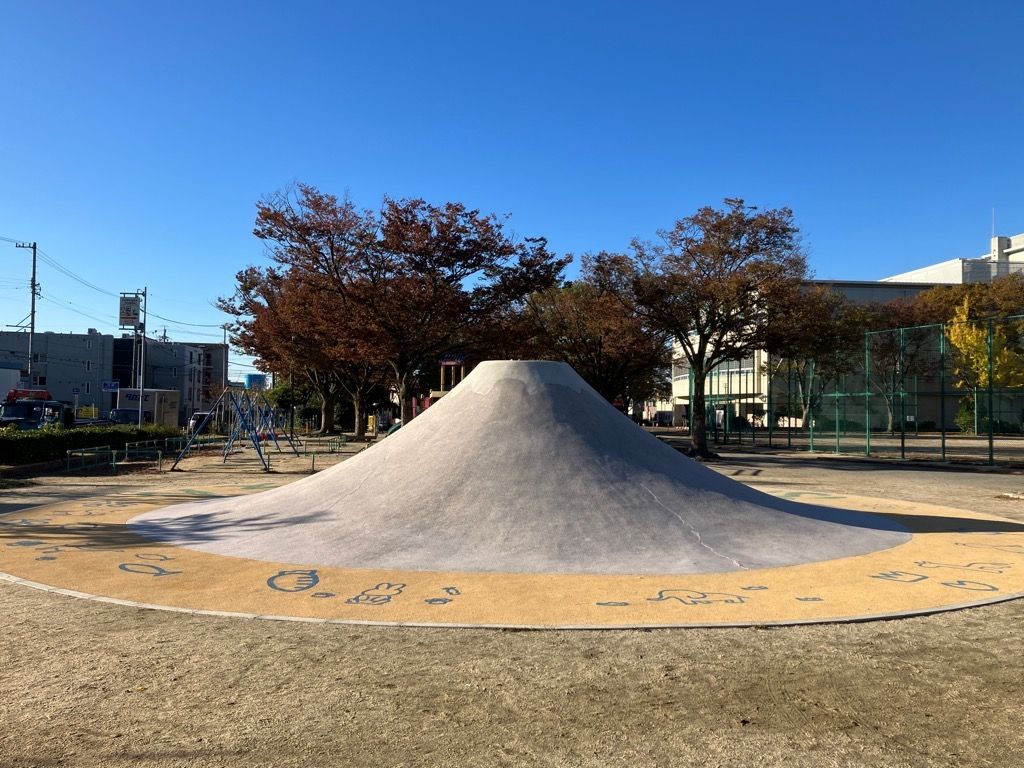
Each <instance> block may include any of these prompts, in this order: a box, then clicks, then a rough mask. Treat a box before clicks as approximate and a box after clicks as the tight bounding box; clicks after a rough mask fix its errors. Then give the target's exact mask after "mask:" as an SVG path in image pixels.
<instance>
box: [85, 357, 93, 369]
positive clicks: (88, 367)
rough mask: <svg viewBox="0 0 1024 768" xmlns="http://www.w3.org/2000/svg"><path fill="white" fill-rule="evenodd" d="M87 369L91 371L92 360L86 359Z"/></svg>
mask: <svg viewBox="0 0 1024 768" xmlns="http://www.w3.org/2000/svg"><path fill="white" fill-rule="evenodd" d="M85 370H86V371H91V370H92V360H86V361H85Z"/></svg>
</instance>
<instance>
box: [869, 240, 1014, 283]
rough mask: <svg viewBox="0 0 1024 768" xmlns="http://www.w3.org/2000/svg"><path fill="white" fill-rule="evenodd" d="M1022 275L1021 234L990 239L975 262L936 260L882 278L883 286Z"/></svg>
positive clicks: (974, 280) (968, 280) (967, 280)
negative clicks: (1019, 273)
mask: <svg viewBox="0 0 1024 768" xmlns="http://www.w3.org/2000/svg"><path fill="white" fill-rule="evenodd" d="M1016 272H1024V233H1022V234H1019V235H1013V236H1012V237H1003V236H1002V235H999V236H996V237H993V238H992V248H991V250H990V251H989V252H988V253H986V254H985V255H983V256H978V257H977V258H975V259H950V260H949V261H940V262H939V263H938V264H932V265H930V266H927V267H921V268H920V269H913V270H911V271H910V272H903V273H902V274H899V275H893V276H892V277H886V278H883V279H882V282H883V283H930V284H935V283H952V284H960V283H990V282H992V281H993V280H994V279H996V278H998V277H1005V276H1006V275H1011V274H1014V273H1016Z"/></svg>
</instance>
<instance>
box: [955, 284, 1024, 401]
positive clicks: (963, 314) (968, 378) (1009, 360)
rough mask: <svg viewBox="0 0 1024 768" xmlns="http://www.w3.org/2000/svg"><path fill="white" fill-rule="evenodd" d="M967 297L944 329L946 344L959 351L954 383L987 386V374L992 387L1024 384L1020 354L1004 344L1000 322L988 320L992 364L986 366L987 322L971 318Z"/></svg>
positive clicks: (1004, 337)
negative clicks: (955, 381)
mask: <svg viewBox="0 0 1024 768" xmlns="http://www.w3.org/2000/svg"><path fill="white" fill-rule="evenodd" d="M970 301H971V300H970V297H964V300H963V301H962V302H961V303H960V304H958V305H957V307H956V309H955V310H954V312H953V319H952V321H950V323H949V324H948V326H947V328H946V336H947V337H948V338H949V343H950V344H952V345H953V348H954V349H956V351H957V352H958V353H959V358H960V365H959V366H958V367H957V368H956V369H955V370H954V373H955V374H956V375H957V377H958V379H957V386H958V387H961V388H967V389H974V390H978V389H987V388H988V386H989V373H990V372H991V376H992V382H991V383H992V388H993V389H1004V388H1009V387H1024V353H1022V352H1020V351H1018V350H1016V349H1013V348H1012V347H1010V345H1009V344H1008V343H1007V340H1006V332H1005V330H1004V328H1003V326H1002V324H1000V323H992V325H991V327H992V352H991V354H992V364H991V366H990V365H989V324H988V323H983V322H977V321H974V320H972V319H971V303H970Z"/></svg>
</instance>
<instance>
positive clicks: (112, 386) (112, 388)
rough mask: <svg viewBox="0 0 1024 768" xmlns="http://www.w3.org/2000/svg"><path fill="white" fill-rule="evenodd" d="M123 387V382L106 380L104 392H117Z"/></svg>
mask: <svg viewBox="0 0 1024 768" xmlns="http://www.w3.org/2000/svg"><path fill="white" fill-rule="evenodd" d="M120 388H121V382H119V381H104V382H103V391H104V392H117V390H119V389H120Z"/></svg>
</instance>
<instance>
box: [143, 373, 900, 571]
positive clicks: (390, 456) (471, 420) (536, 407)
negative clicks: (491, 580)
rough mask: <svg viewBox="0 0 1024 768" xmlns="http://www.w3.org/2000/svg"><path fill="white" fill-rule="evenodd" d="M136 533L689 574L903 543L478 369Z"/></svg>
mask: <svg viewBox="0 0 1024 768" xmlns="http://www.w3.org/2000/svg"><path fill="white" fill-rule="evenodd" d="M131 524H132V526H133V528H134V529H135V530H136V531H137V532H138V533H140V534H142V535H144V536H148V537H151V538H156V539H160V540H166V541H169V542H171V543H174V544H177V545H180V546H185V547H192V548H196V549H200V550H204V551H207V552H214V553H219V554H223V555H232V556H237V557H246V558H253V559H258V560H267V561H274V562H290V563H296V564H300V563H301V564H319V565H324V566H339V567H355V568H396V569H397V568H401V569H412V570H428V571H499V572H535V573H538V572H540V573H544V572H551V573H619V574H622V573H636V574H643V573H661V574H665V573H699V572H715V571H733V570H740V569H747V568H764V567H774V566H783V565H795V564H799V563H808V562H815V561H823V560H832V559H835V558H840V557H846V556H851V555H859V554H864V553H867V552H872V551H875V550H880V549H886V548H889V547H894V546H896V545H899V544H902V543H904V542H906V541H907V540H908V539H909V534H908V533H907V532H906V531H905V530H904V529H903V528H901V527H900V526H898V525H895V524H892V523H890V522H888V521H886V520H884V519H883V518H880V517H876V516H873V515H870V514H866V513H860V512H848V511H843V510H835V509H828V508H825V507H815V506H810V505H806V504H798V503H795V502H789V501H786V500H782V499H777V498H774V497H771V496H768V495H766V494H763V493H761V492H759V491H756V490H754V489H752V488H749V487H747V486H745V485H742V484H740V483H737V482H735V481H733V480H730V479H728V478H725V477H723V476H721V475H719V474H717V473H716V472H714V471H712V470H710V469H708V468H706V467H704V466H702V465H701V464H699V463H697V462H694V461H692V460H690V459H687V458H686V457H684V456H682V455H681V454H679V453H678V452H676V451H675V450H673V449H672V448H670V447H668V446H666V445H665V444H663V443H662V442H660V441H659V440H657V439H656V438H654V437H652V436H651V435H649V434H647V433H646V432H645V431H644V430H642V429H640V428H638V427H637V426H635V425H634V424H633V423H632V422H631V421H630V420H629V419H628V418H626V417H625V416H623V415H622V414H621V413H619V412H618V411H616V410H615V409H614V408H612V407H611V406H610V405H609V404H608V403H607V402H605V401H604V400H603V399H602V398H601V397H600V396H599V395H598V394H597V393H596V392H595V391H594V390H593V389H591V388H590V387H589V386H588V385H587V384H586V383H585V382H584V381H583V380H582V379H581V378H580V377H579V376H578V375H577V374H576V373H575V371H573V370H572V368H570V367H569V366H568V365H565V364H564V363H553V362H539V361H525V362H511V361H492V362H485V363H482V364H480V365H479V366H478V367H477V368H476V369H475V370H474V371H473V372H472V373H471V374H470V375H469V376H467V377H466V379H465V381H463V382H462V383H461V384H459V386H457V387H456V388H455V389H454V390H452V392H450V393H449V394H448V395H446V396H445V397H444V398H443V399H442V400H440V401H439V402H438V403H437V404H435V405H434V406H433V407H431V408H430V409H429V410H427V411H426V412H425V413H423V414H422V415H421V416H419V417H418V418H416V419H415V420H413V421H411V422H410V423H409V424H408V425H406V426H405V427H403V428H402V429H401V430H399V431H398V432H396V433H395V434H393V435H391V436H390V437H388V438H386V439H385V440H383V441H381V442H380V443H379V444H377V445H375V446H373V447H372V448H370V449H368V450H366V451H363V452H362V453H359V454H358V455H356V456H355V457H353V458H351V459H349V460H348V461H345V462H343V463H341V464H338V465H336V466H334V467H332V468H331V469H329V470H326V471H323V472H321V473H320V474H317V475H314V476H312V477H310V478H307V479H304V480H301V481H298V482H295V483H292V484H290V485H287V486H284V487H281V488H277V489H275V490H272V491H267V492H265V493H260V494H257V495H252V496H245V497H235V498H228V499H217V500H212V501H200V502H193V503H188V504H180V505H175V506H171V507H165V508H163V509H159V510H156V511H154V512H150V513H147V514H144V515H141V516H139V517H137V518H134V519H133V520H132V521H131Z"/></svg>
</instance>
